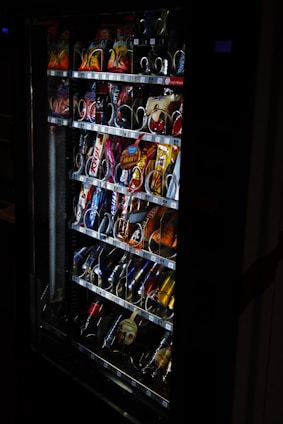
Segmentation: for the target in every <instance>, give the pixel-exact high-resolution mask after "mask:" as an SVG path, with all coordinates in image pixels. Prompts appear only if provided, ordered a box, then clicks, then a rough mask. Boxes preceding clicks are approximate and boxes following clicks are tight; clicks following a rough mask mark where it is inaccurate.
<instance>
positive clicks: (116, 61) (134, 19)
mask: <svg viewBox="0 0 283 424" xmlns="http://www.w3.org/2000/svg"><path fill="white" fill-rule="evenodd" d="M177 22H179V25H178V23H177ZM180 22H181V20H180V15H179V14H178V12H177V11H175V12H173V11H170V12H169V10H166V9H161V10H159V11H146V12H145V13H144V14H142V15H141V14H130V13H129V14H120V15H119V14H116V15H115V16H114V15H113V16H109V17H108V20H107V22H106V18H105V21H104V22H102V23H101V21H100V22H99V23H93V25H92V27H91V30H90V31H88V34H86V35H85V39H82V37H80V39H75V40H73V37H75V36H74V35H73V34H72V33H70V30H69V29H68V27H67V26H66V27H61V28H56V27H55V26H54V28H51V29H50V31H49V36H48V40H47V41H48V58H47V63H48V68H49V69H60V70H68V69H69V68H70V67H72V68H73V69H75V70H78V71H84V72H85V71H96V72H102V71H104V72H105V71H106V72H114V73H145V74H159V75H176V76H184V71H185V42H184V28H182V26H181V25H180ZM74 32H75V31H74ZM71 46H72V47H71Z"/></svg>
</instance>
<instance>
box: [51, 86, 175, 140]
mask: <svg viewBox="0 0 283 424" xmlns="http://www.w3.org/2000/svg"><path fill="white" fill-rule="evenodd" d="M69 86H70V81H69V79H58V78H49V87H48V92H49V95H48V97H49V104H48V109H49V111H48V113H49V116H51V117H57V118H65V119H68V118H72V119H73V120H75V121H78V122H89V123H96V124H100V125H108V126H113V127H117V128H124V129H132V130H136V131H141V132H148V133H152V134H161V135H170V136H172V137H181V136H182V123H183V94H182V91H181V89H180V88H176V87H174V88H170V87H163V86H161V85H159V86H158V85H150V84H140V83H136V84H131V83H126V82H125V83H124V82H113V81H93V80H91V81H89V80H86V81H84V80H83V81H80V84H79V87H78V84H76V87H74V88H73V91H74V92H73V94H72V111H70V87H69Z"/></svg>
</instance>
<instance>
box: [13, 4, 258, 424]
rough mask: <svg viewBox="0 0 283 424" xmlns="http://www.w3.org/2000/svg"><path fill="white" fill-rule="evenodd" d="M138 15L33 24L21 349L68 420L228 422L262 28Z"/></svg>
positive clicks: (116, 11)
mask: <svg viewBox="0 0 283 424" xmlns="http://www.w3.org/2000/svg"><path fill="white" fill-rule="evenodd" d="M139 6H140V7H137V8H136V7H134V10H132V8H130V9H127V8H122V9H121V8H118V7H116V8H115V7H114V8H113V9H109V7H108V8H107V7H105V8H103V7H102V6H101V5H100V6H99V7H96V6H95V5H93V6H92V7H91V9H89V10H87V11H86V10H83V8H82V9H81V10H80V12H77V11H76V12H72V10H71V9H68V8H67V9H65V8H64V9H63V10H61V8H57V9H56V10H55V11H52V10H51V9H49V10H48V8H47V9H46V10H44V11H41V12H39V11H36V10H33V11H31V12H26V14H25V13H24V12H23V14H24V15H25V16H23V17H21V18H20V19H19V22H20V23H21V26H20V28H21V31H22V32H23V37H22V40H24V45H23V46H22V48H21V49H20V51H19V60H22V62H23V63H24V65H23V64H22V66H21V69H24V72H23V74H22V75H19V76H18V78H19V81H20V82H22V84H20V86H19V88H18V89H19V93H20V94H19V95H20V96H21V97H22V99H23V101H22V103H21V104H23V105H24V107H23V108H22V110H21V111H20V110H18V108H17V106H16V104H17V102H16V99H15V110H16V113H17V114H18V117H19V122H21V125H19V127H18V129H17V128H16V132H17V130H18V133H17V137H18V141H17V145H18V150H17V151H18V159H17V160H18V162H19V163H21V165H20V167H19V169H21V172H23V176H26V177H27V180H28V184H27V185H23V184H22V183H21V181H20V180H21V176H20V175H19V176H18V177H17V179H18V178H19V180H18V182H17V186H18V188H17V192H16V197H17V199H16V202H17V203H16V205H17V207H16V222H17V225H18V227H20V228H21V231H23V232H24V234H25V237H24V239H22V237H21V240H19V245H18V246H19V249H20V252H21V253H20V255H21V257H22V260H24V263H25V266H24V269H22V267H21V266H19V269H20V271H19V273H18V280H17V313H18V316H19V318H18V322H20V324H19V325H20V326H21V332H20V334H19V339H18V343H19V355H20V356H21V355H26V354H28V355H30V354H31V355H32V357H33V358H36V360H35V362H37V361H40V364H41V365H40V367H44V366H45V367H46V369H47V368H48V370H50V369H52V373H57V372H58V376H59V375H60V376H61V377H60V381H61V382H62V381H63V380H64V378H65V379H66V381H68V382H70V381H72V383H70V385H72V388H73V387H74V388H73V389H72V390H73V397H72V398H69V400H68V399H67V400H66V399H65V398H64V399H65V400H62V399H61V398H60V399H58V398H59V396H58V398H57V391H58V389H57V390H55V388H54V390H51V389H48V385H46V386H45V388H44V391H43V392H42V393H44V396H45V398H46V397H47V398H48V400H49V402H51V403H52V404H54V403H56V402H57V401H60V407H61V411H62V410H63V411H64V410H65V411H66V413H67V410H70V409H71V408H70V402H71V403H72V402H73V401H74V399H75V398H76V396H77V395H76V394H77V393H78V392H79V391H83V393H85V394H86V393H87V394H88V395H87V401H85V402H83V403H84V408H88V409H89V410H91V408H93V407H94V405H96V407H97V405H98V404H99V405H100V408H101V410H102V411H104V414H105V417H107V416H108V417H109V418H110V417H112V416H114V414H115V420H116V422H125V423H127V422H132V423H137V424H142V423H151V424H156V423H164V424H165V423H168V424H169V423H171V422H177V421H178V422H182V423H183V422H184V423H185V422H188V421H189V419H190V417H193V416H195V414H196V413H197V414H198V416H199V421H197V422H204V421H202V419H204V417H206V418H209V419H210V422H212V420H213V419H216V418H217V419H219V422H226V423H228V422H229V419H230V413H231V408H232V398H233V381H234V359H235V351H236V340H237V310H238V306H239V277H240V273H241V259H242V246H243V234H244V217H245V205H246V200H247V179H248V173H249V154H250V146H251V137H250V135H251V119H250V117H251V115H250V114H251V111H252V109H253V94H254V90H255V85H254V84H253V81H254V78H255V76H256V63H257V52H258V50H257V41H258V33H257V31H256V28H255V27H256V23H257V20H255V22H254V21H250V20H249V18H250V16H251V15H250V14H249V13H250V11H249V10H248V9H247V10H246V14H245V16H244V17H243V16H242V14H240V12H239V10H238V9H236V10H234V9H233V8H232V7H231V10H230V9H229V8H228V7H227V6H225V7H224V6H223V5H214V6H212V5H210V6H209V7H208V8H207V10H206V12H205V13H204V11H202V10H201V7H200V6H198V7H194V8H193V7H192V8H190V9H185V8H184V7H183V6H178V5H174V4H172V6H170V7H168V8H163V7H154V5H152V6H151V7H150V8H147V7H145V6H143V4H142V3H141V4H140V5H139ZM235 16H236V17H239V19H240V22H241V29H242V31H239V27H238V25H236V24H235V23H234V22H235V21H234V19H232V18H235ZM238 22H239V21H238ZM251 22H253V23H251ZM247 37H249V39H250V40H251V39H253V41H254V50H253V52H252V53H251V51H250V49H249V48H248V43H247ZM22 42H23V41H22ZM239 58H240V59H241V60H239ZM15 61H16V57H15ZM243 63H244V64H245V68H244V67H243ZM15 74H16V72H15V71H14V74H13V75H15ZM14 82H15V83H16V80H15V81H14ZM19 114H23V116H19ZM19 133H20V134H19ZM20 137H21V138H22V144H21V143H20ZM21 263H22V262H21ZM22 276H23V277H24V276H25V277H26V278H27V280H28V282H29V283H28V284H27V283H26V278H23V279H22V278H20V277H22ZM20 280H21V281H20ZM39 358H40V359H39ZM43 364H45V365H43ZM38 366H39V365H38ZM23 368H24V367H23ZM20 374H21V373H20ZM47 374H48V373H47ZM45 378H48V376H47V375H45ZM39 380H40V379H39ZM37 383H38V380H37ZM41 383H42V384H40V385H39V386H38V387H37V389H36V390H38V391H39V393H40V391H41V390H43V388H42V387H43V385H44V382H43V381H42V382H41ZM66 386H67V384H66ZM85 396H86V395H85ZM70 399H72V400H71V401H70ZM85 399H86V398H85ZM72 407H73V404H72ZM94 408H95V407H94ZM111 414H112V415H111ZM223 420H224V421H223ZM193 422H195V421H193Z"/></svg>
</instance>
